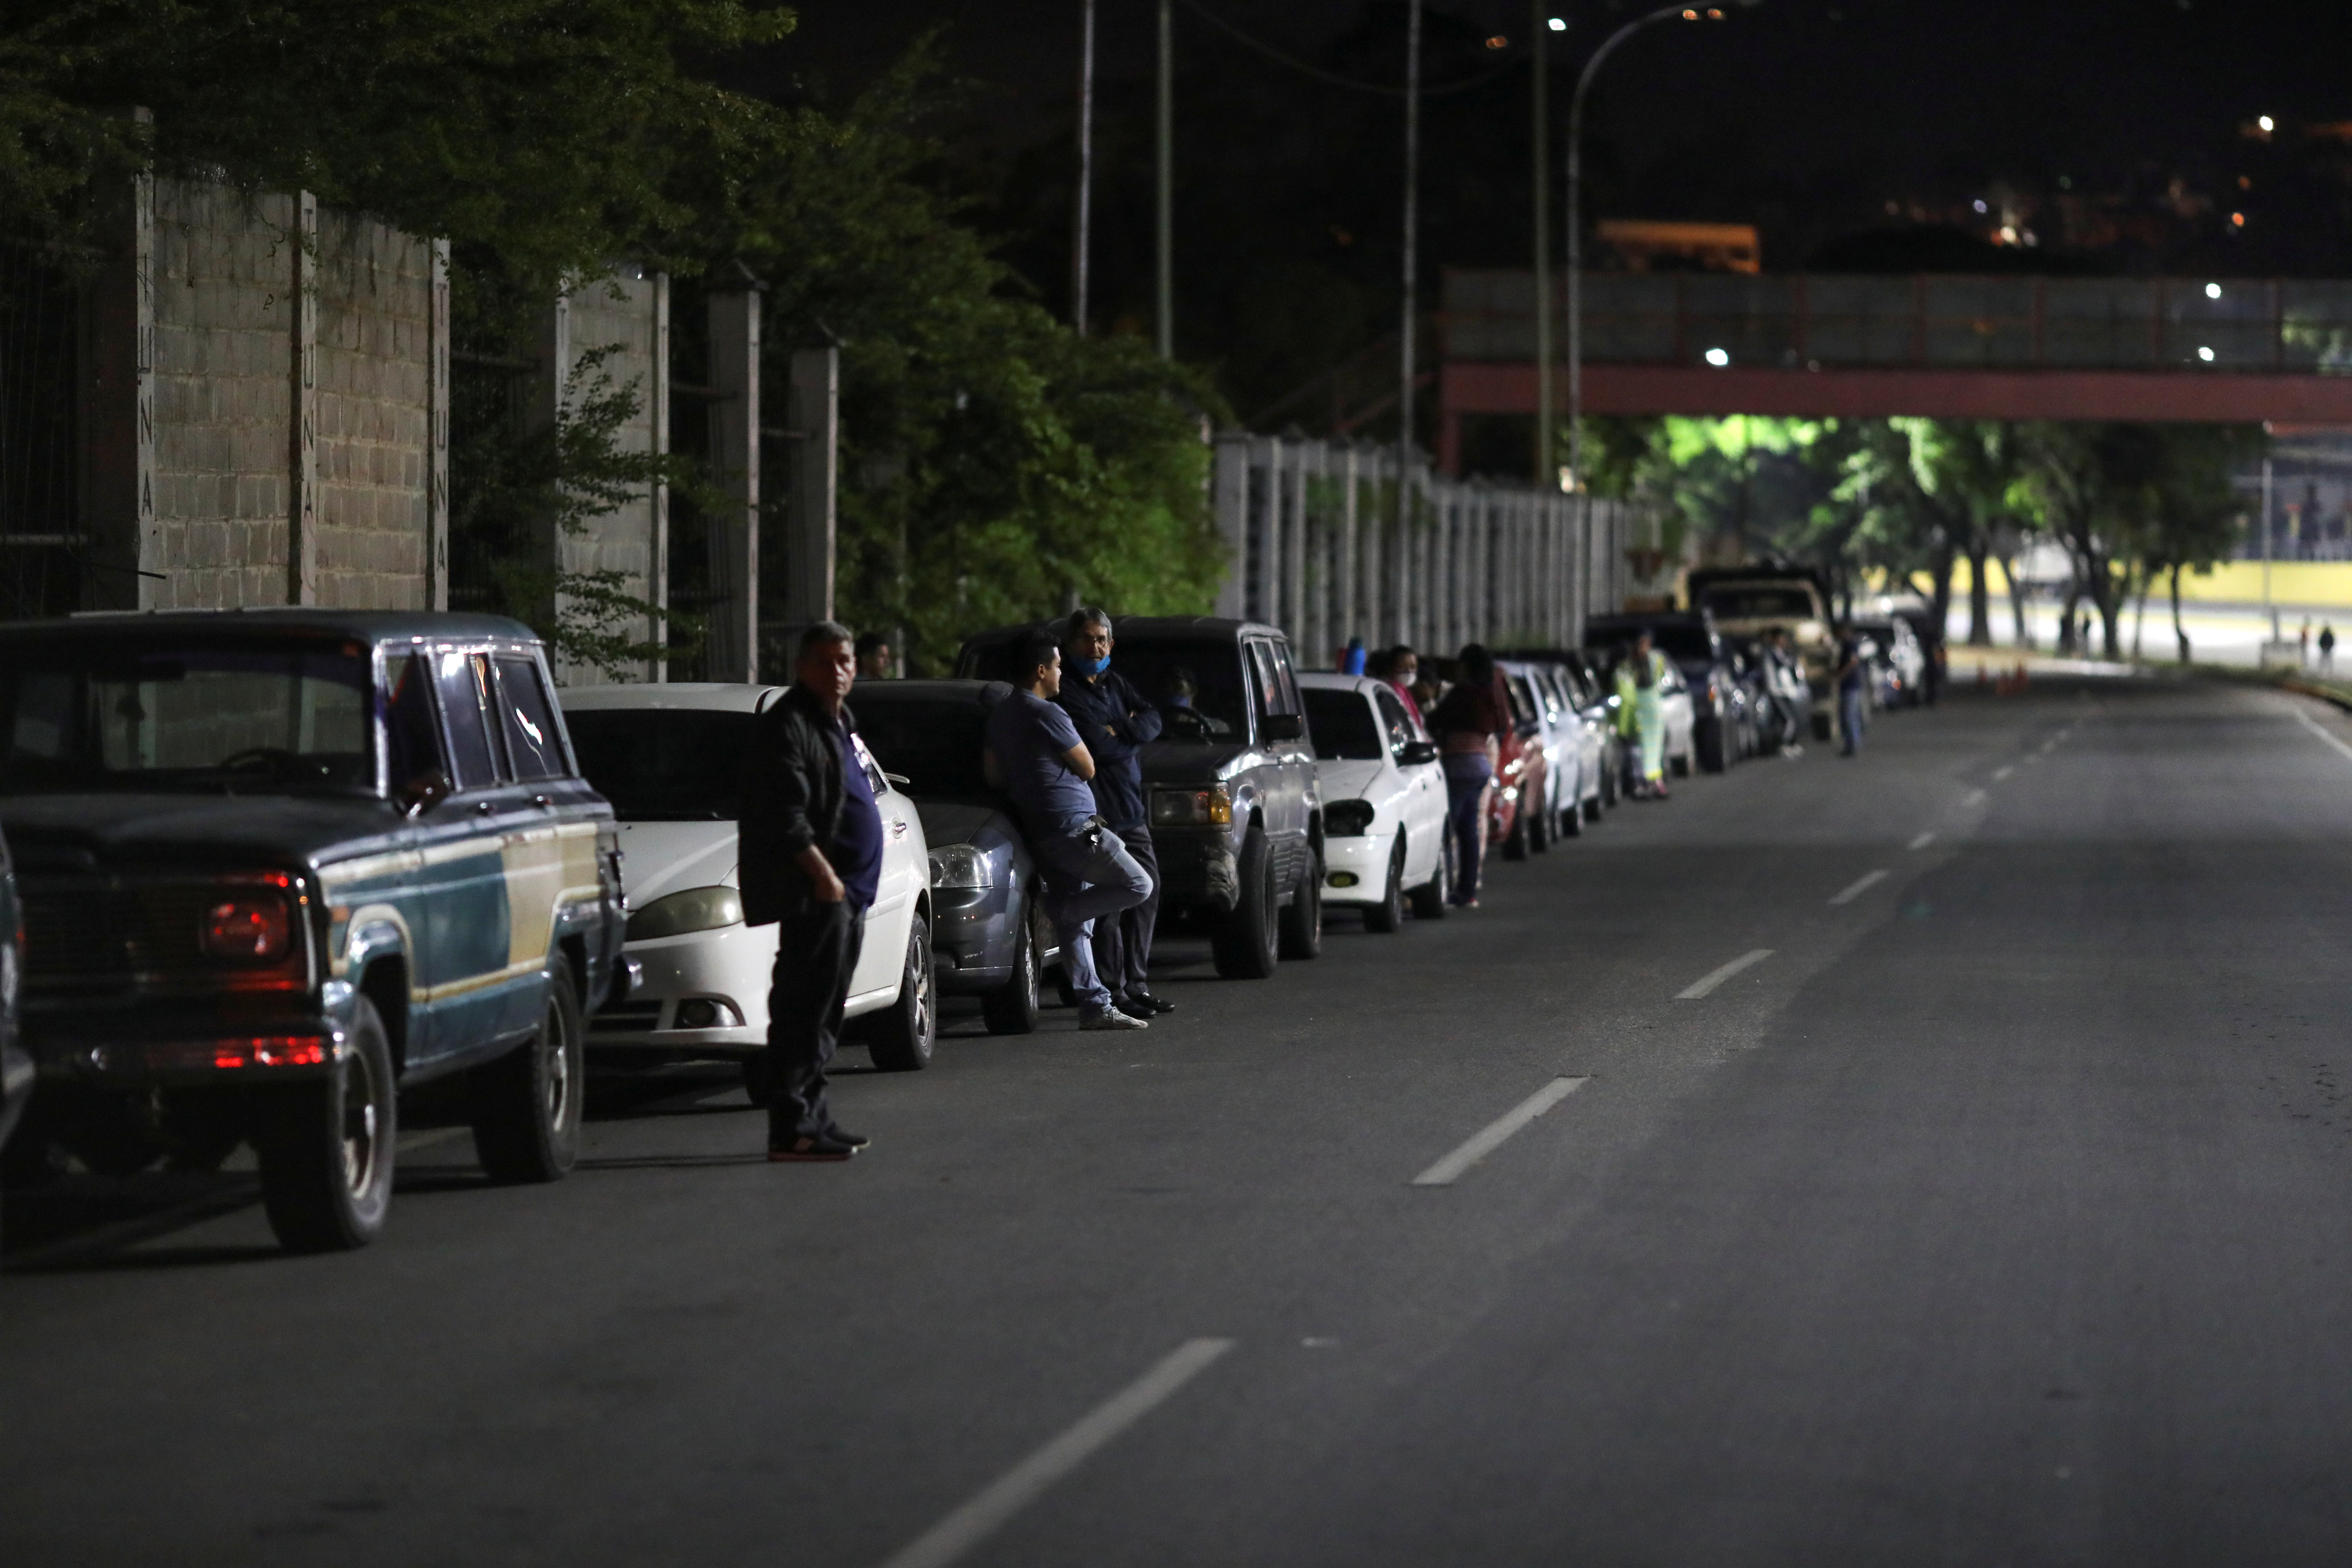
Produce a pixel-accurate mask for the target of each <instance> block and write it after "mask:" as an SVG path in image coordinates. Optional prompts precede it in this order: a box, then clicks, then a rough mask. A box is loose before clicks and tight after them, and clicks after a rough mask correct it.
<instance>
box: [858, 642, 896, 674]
mask: <svg viewBox="0 0 2352 1568" xmlns="http://www.w3.org/2000/svg"><path fill="white" fill-rule="evenodd" d="M857 679H860V680H887V679H890V639H889V638H888V637H885V636H883V635H882V634H881V633H880V632H860V633H859V634H858V635H857Z"/></svg>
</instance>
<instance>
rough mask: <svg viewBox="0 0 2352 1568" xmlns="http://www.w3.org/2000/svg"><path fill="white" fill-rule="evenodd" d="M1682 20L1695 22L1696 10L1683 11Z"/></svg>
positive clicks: (1696, 18) (1696, 17)
mask: <svg viewBox="0 0 2352 1568" xmlns="http://www.w3.org/2000/svg"><path fill="white" fill-rule="evenodd" d="M1683 20H1684V21H1685V22H1696V21H1697V20H1698V13H1697V12H1696V11H1685V12H1684V13H1683Z"/></svg>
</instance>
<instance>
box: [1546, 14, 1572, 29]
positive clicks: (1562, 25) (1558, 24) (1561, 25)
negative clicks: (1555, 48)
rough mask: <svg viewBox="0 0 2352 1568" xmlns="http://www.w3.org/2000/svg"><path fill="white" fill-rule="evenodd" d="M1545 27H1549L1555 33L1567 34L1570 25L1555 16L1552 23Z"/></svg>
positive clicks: (1547, 23)
mask: <svg viewBox="0 0 2352 1568" xmlns="http://www.w3.org/2000/svg"><path fill="white" fill-rule="evenodd" d="M1544 26H1547V27H1549V28H1550V29H1551V30H1552V31H1553V32H1555V33H1565V32H1567V31H1568V24H1567V23H1566V22H1565V21H1563V20H1561V19H1560V18H1559V17H1558V16H1554V17H1553V18H1552V19H1551V20H1550V21H1549V22H1546V23H1545V24H1544Z"/></svg>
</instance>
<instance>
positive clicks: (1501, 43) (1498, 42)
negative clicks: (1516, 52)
mask: <svg viewBox="0 0 2352 1568" xmlns="http://www.w3.org/2000/svg"><path fill="white" fill-rule="evenodd" d="M1510 42H1511V40H1510V39H1508V38H1507V37H1503V35H1502V34H1500V33H1497V34H1496V35H1495V36H1494V37H1491V38H1489V39H1487V40H1486V47H1488V48H1490V49H1501V48H1508V47H1510Z"/></svg>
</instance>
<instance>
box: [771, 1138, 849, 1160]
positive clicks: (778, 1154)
mask: <svg viewBox="0 0 2352 1568" xmlns="http://www.w3.org/2000/svg"><path fill="white" fill-rule="evenodd" d="M857 1149H858V1146H857V1145H856V1144H852V1143H844V1142H841V1141H840V1140H839V1139H838V1138H835V1136H834V1135H833V1134H832V1133H830V1132H821V1133H818V1134H816V1135H815V1136H814V1137H809V1136H803V1137H799V1138H795V1139H793V1141H792V1142H789V1143H784V1144H776V1143H771V1144H769V1145H768V1162H769V1163H771V1164H789V1163H813V1162H819V1161H824V1162H833V1163H837V1162H839V1161H842V1160H846V1159H849V1158H850V1157H852V1156H853V1155H855V1154H856V1152H857Z"/></svg>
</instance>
